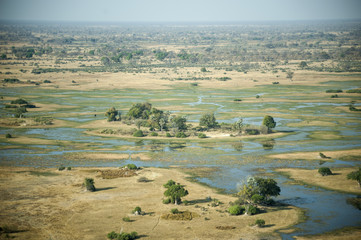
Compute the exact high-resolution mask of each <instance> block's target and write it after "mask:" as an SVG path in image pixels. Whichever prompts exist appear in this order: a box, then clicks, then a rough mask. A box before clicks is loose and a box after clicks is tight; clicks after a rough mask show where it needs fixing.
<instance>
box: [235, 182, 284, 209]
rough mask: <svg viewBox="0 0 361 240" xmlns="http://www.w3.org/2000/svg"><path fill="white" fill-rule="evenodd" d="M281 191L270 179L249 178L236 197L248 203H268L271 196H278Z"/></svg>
mask: <svg viewBox="0 0 361 240" xmlns="http://www.w3.org/2000/svg"><path fill="white" fill-rule="evenodd" d="M280 192H281V189H280V187H279V186H278V185H277V182H276V181H275V180H274V179H271V178H260V177H250V178H248V179H247V183H246V184H244V185H243V186H242V187H241V190H240V192H239V193H238V195H239V196H240V197H241V199H242V200H243V201H246V202H249V203H256V204H257V203H268V202H269V200H270V197H271V196H278V195H280Z"/></svg>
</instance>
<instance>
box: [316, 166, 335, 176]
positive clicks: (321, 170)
mask: <svg viewBox="0 0 361 240" xmlns="http://www.w3.org/2000/svg"><path fill="white" fill-rule="evenodd" d="M318 173H319V174H321V175H322V176H327V175H332V172H331V170H330V168H328V167H321V168H319V169H318Z"/></svg>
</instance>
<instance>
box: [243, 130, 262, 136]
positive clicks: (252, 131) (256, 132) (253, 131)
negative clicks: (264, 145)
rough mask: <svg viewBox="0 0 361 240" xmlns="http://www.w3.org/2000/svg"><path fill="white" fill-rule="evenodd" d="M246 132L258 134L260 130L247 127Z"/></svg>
mask: <svg viewBox="0 0 361 240" xmlns="http://www.w3.org/2000/svg"><path fill="white" fill-rule="evenodd" d="M245 131H246V134H247V135H258V134H259V131H258V130H257V129H246V130H245Z"/></svg>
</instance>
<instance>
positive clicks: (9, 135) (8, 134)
mask: <svg viewBox="0 0 361 240" xmlns="http://www.w3.org/2000/svg"><path fill="white" fill-rule="evenodd" d="M12 137H13V136H11V134H10V133H7V134H5V138H12Z"/></svg>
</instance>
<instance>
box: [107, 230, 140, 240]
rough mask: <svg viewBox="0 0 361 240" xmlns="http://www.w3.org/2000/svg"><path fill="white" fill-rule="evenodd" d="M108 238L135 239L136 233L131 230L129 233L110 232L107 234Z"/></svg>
mask: <svg viewBox="0 0 361 240" xmlns="http://www.w3.org/2000/svg"><path fill="white" fill-rule="evenodd" d="M107 237H108V239H116V240H133V239H137V237H138V233H137V232H131V233H125V232H122V233H116V232H114V231H113V232H110V233H108V235H107Z"/></svg>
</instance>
